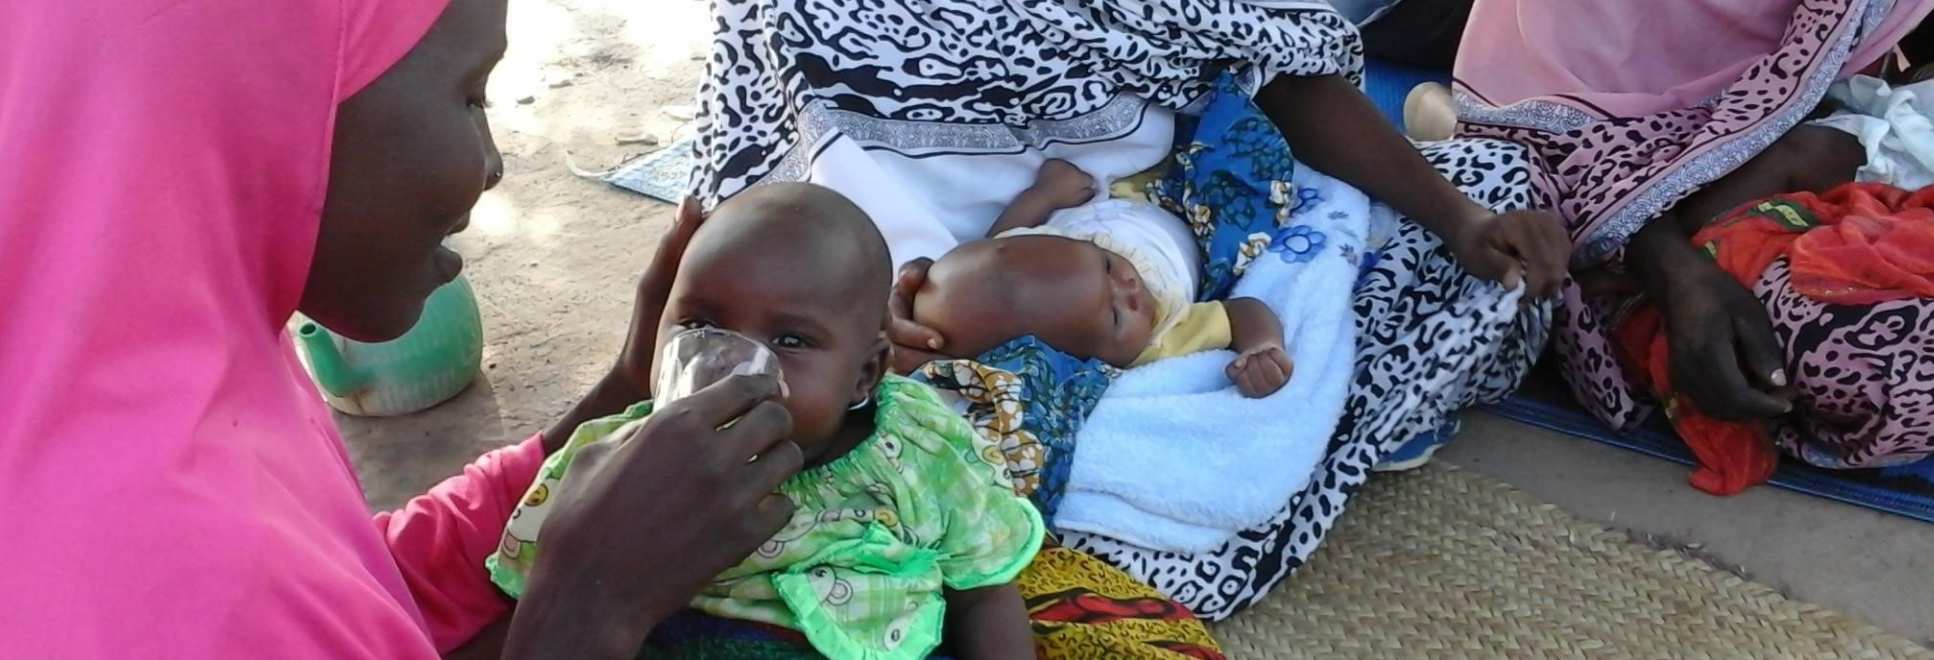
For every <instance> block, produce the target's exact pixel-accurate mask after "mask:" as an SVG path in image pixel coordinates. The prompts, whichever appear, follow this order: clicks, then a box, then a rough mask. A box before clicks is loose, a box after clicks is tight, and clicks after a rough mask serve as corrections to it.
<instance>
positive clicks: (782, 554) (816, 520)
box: [486, 376, 1044, 659]
mask: <svg viewBox="0 0 1934 660" xmlns="http://www.w3.org/2000/svg"><path fill="white" fill-rule="evenodd" d="M874 400H875V401H877V402H878V405H877V406H876V413H875V421H874V425H875V428H874V432H873V435H872V436H871V437H868V438H867V439H866V440H865V441H863V442H861V443H860V445H859V446H857V447H855V448H853V450H852V451H851V452H848V453H847V454H846V455H845V456H841V457H839V458H837V459H835V460H833V461H832V462H830V463H827V464H825V465H821V466H818V467H814V468H810V469H808V470H806V471H804V472H801V473H800V474H799V475H797V476H795V477H793V478H792V479H790V480H788V481H786V482H785V483H784V484H782V485H781V486H780V488H779V490H780V492H781V493H783V494H785V495H786V496H787V497H789V498H791V499H792V501H793V503H794V504H795V505H797V507H798V509H797V510H796V511H795V512H794V513H793V517H792V522H791V523H789V524H787V525H786V527H785V529H783V530H781V531H780V532H779V533H778V534H777V535H775V536H773V537H772V539H770V540H768V541H766V543H765V544H764V545H762V546H760V547H759V549H758V550H757V551H756V552H754V553H753V554H752V556H751V557H748V558H747V559H746V560H745V561H744V562H742V563H740V564H739V565H738V566H735V567H733V568H731V569H729V570H727V571H725V572H724V573H722V574H720V575H719V576H718V578H716V579H714V580H713V582H712V584H711V585H710V586H709V587H707V588H706V589H705V591H704V592H703V593H701V594H700V595H699V597H698V598H697V599H696V600H694V601H693V602H692V607H694V608H696V609H698V610H700V611H703V612H706V613H708V614H713V615H717V616H722V617H728V618H733V619H744V620H750V621H758V622H763V623H770V624H774V625H779V626H785V627H788V628H793V629H796V630H799V631H801V632H803V633H805V635H806V638H807V639H808V640H809V641H811V642H812V644H813V646H814V648H816V649H818V650H819V651H820V652H822V653H825V654H827V655H828V656H831V657H835V658H865V659H875V658H879V659H886V658H923V657H926V656H927V654H928V653H930V652H931V651H932V650H933V649H934V648H935V647H936V646H937V645H939V643H940V635H941V628H942V624H943V622H944V621H945V618H946V617H945V615H944V613H945V608H946V605H945V601H944V600H943V598H942V593H943V589H955V590H962V589H975V588H980V587H989V586H998V585H1002V584H1006V583H1009V582H1012V581H1013V580H1014V578H1015V576H1016V575H1017V574H1019V573H1020V571H1021V569H1023V568H1025V567H1026V566H1027V564H1028V562H1029V561H1030V560H1032V559H1033V557H1034V554H1035V552H1037V551H1038V550H1039V549H1040V547H1041V539H1042V535H1043V533H1044V526H1043V524H1042V521H1041V515H1040V514H1039V513H1038V512H1036V511H1035V509H1034V507H1033V506H1032V505H1030V504H1029V503H1028V502H1027V501H1026V500H1024V499H1022V498H1021V497H1019V496H1018V495H1015V493H1014V490H1013V487H1012V485H1011V483H1010V481H1009V480H1008V478H1007V477H1006V460H1005V459H1004V458H1003V454H1002V453H1001V450H1000V448H999V447H997V446H995V445H994V444H992V443H990V442H987V441H985V440H983V439H981V437H980V436H979V435H978V434H976V433H975V432H974V430H973V428H972V427H971V426H970V425H969V424H968V423H967V421H966V420H965V419H962V418H961V417H960V415H959V414H957V413H955V412H954V411H953V410H952V409H950V408H949V407H947V405H946V404H944V403H942V402H941V400H940V398H939V396H938V395H937V394H936V393H935V392H934V391H933V389H932V388H929V387H927V386H925V385H922V384H919V383H915V382H913V381H910V380H907V379H904V378H900V377H897V376H889V377H888V378H887V379H886V380H885V381H883V382H881V383H880V387H879V390H878V391H877V393H876V394H875V396H874ZM650 414H651V404H650V403H649V402H646V403H640V404H638V405H635V406H632V407H631V409H629V410H626V411H625V412H624V413H623V414H620V415H616V416H613V417H607V418H604V419H598V420H593V421H590V422H586V423H585V424H584V425H583V426H580V427H578V429H577V431H576V432H575V433H573V434H572V435H571V439H570V441H569V442H568V443H566V446H565V448H564V449H563V450H561V451H559V452H558V453H557V454H556V455H553V456H551V457H550V459H548V460H546V461H545V463H544V467H543V468H542V469H541V470H540V471H539V472H538V479H537V482H536V483H534V484H532V485H531V489H530V491H529V492H528V493H527V494H526V495H525V499H524V502H523V504H521V505H519V506H518V507H517V510H516V511H515V512H513V513H512V514H511V519H510V524H509V525H507V526H506V528H505V530H504V538H503V543H502V544H501V545H500V546H499V548H498V551H497V552H496V553H494V554H492V555H491V556H490V558H489V559H488V560H486V566H487V567H488V569H489V570H490V574H491V579H492V580H494V581H495V582H496V584H497V585H498V587H500V588H502V589H503V590H504V591H505V592H506V593H508V594H510V595H511V596H512V597H518V596H521V595H522V593H523V590H524V577H525V576H526V575H528V574H529V569H530V567H531V565H532V563H533V561H534V560H535V558H536V554H537V552H538V547H537V541H538V531H539V527H540V526H541V524H542V522H543V518H544V517H545V515H546V514H547V513H548V509H549V505H550V494H551V493H552V492H553V491H554V490H555V489H556V488H557V485H558V484H559V483H560V482H561V481H562V480H563V479H564V478H565V477H566V473H567V471H568V468H569V466H570V462H571V458H572V457H573V456H574V455H575V454H576V453H577V450H578V448H580V447H583V446H584V445H586V444H589V443H591V442H596V441H598V440H601V439H604V438H607V437H614V436H615V437H622V435H621V434H620V432H621V431H622V430H623V429H624V427H626V426H628V425H630V424H635V423H642V420H644V419H645V418H646V417H647V416H649V415H650Z"/></svg>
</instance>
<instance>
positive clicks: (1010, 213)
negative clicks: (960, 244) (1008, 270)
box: [987, 158, 1095, 238]
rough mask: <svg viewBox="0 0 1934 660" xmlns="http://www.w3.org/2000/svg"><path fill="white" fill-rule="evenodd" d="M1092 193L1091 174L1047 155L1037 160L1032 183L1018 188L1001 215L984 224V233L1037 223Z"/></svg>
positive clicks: (1030, 225)
mask: <svg viewBox="0 0 1934 660" xmlns="http://www.w3.org/2000/svg"><path fill="white" fill-rule="evenodd" d="M1094 196H1095V178H1094V177H1092V176H1088V173H1087V172H1083V171H1081V168H1078V167H1075V166H1074V164H1073V163H1069V162H1068V161H1065V160H1061V159H1058V158H1056V159H1051V160H1049V161H1048V162H1046V163H1042V164H1041V169H1040V171H1039V172H1037V173H1035V175H1034V185H1032V186H1029V187H1028V189H1027V190H1023V191H1021V194H1020V196H1018V197H1015V198H1014V203H1012V204H1009V205H1007V210H1005V211H1002V212H1001V217H1000V219H998V220H995V221H994V226H993V227H990V228H988V230H987V237H988V238H993V237H995V236H999V235H1001V234H1003V233H1006V232H1008V231H1010V230H1014V229H1020V228H1023V227H1039V226H1041V224H1042V223H1044V222H1047V221H1048V216H1050V215H1054V212H1055V211H1059V210H1061V209H1071V208H1074V207H1077V206H1080V205H1082V204H1086V203H1088V200H1090V199H1093V198H1094Z"/></svg>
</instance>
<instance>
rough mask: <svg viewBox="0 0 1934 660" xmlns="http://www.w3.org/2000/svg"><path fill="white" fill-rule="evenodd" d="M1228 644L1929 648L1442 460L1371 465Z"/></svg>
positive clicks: (1257, 647) (1504, 652)
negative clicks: (1307, 552)
mask: <svg viewBox="0 0 1934 660" xmlns="http://www.w3.org/2000/svg"><path fill="white" fill-rule="evenodd" d="M1214 630H1215V634H1216V637H1218V638H1220V639H1221V641H1222V643H1223V645H1224V647H1225V649H1226V650H1227V652H1228V654H1229V657H1231V658H1245V659H1246V658H1337V657H1346V658H1347V657H1360V658H1546V657H1561V658H1562V657H1612V658H1842V657H1848V658H1934V653H1930V652H1929V651H1928V650H1927V649H1924V648H1921V647H1919V646H1916V645H1914V644H1913V643H1911V642H1909V641H1907V640H1905V639H1902V638H1900V637H1896V636H1893V635H1890V634H1887V633H1884V632H1881V631H1880V630H1878V629H1876V628H1874V627H1872V626H1869V625H1866V624H1863V623H1859V622H1856V621H1853V620H1851V619H1848V618H1847V617H1845V616H1842V615H1840V614H1837V613H1834V612H1830V611H1827V610H1824V609H1821V608H1819V607H1816V606H1813V605H1808V604H1806V603H1800V602H1796V601H1793V600H1791V599H1788V598H1786V597H1785V596H1781V595H1780V594H1779V593H1777V592H1775V591H1773V590H1772V589H1771V588H1768V587H1766V586H1763V585H1760V584H1755V583H1752V582H1748V581H1746V580H1742V579H1740V578H1739V577H1736V576H1734V575H1732V574H1730V573H1727V572H1724V571H1721V570H1719V569H1717V568H1714V567H1712V566H1711V565H1709V564H1706V563H1704V562H1701V561H1698V560H1695V559H1692V558H1689V557H1687V556H1685V555H1683V554H1681V553H1680V552H1678V551H1674V550H1657V549H1653V548H1649V547H1646V546H1643V545H1640V544H1638V543H1635V542H1633V541H1632V540H1630V539H1629V538H1628V537H1627V536H1626V535H1625V534H1624V533H1622V532H1618V531H1614V530H1609V529H1605V528H1603V527H1600V526H1598V525H1595V524H1591V523H1588V522H1585V521H1582V520H1579V519H1577V518H1574V517H1572V516H1571V515H1569V514H1567V513H1565V512H1563V511H1560V510H1558V509H1557V508H1555V507H1553V506H1551V505H1549V504H1543V503H1540V502H1538V501H1537V500H1536V499H1533V498H1532V497H1531V496H1529V495H1526V494H1524V493H1521V492H1518V491H1517V490H1515V489H1513V488H1511V487H1510V486H1508V485H1505V484H1503V483H1501V482H1498V481H1495V480H1492V479H1490V478H1487V477H1483V476H1479V475H1477V474H1475V473H1472V472H1468V471H1464V470H1459V469H1457V468H1456V467H1452V466H1445V465H1443V464H1442V461H1439V462H1438V463H1435V464H1432V465H1430V466H1427V467H1425V468H1423V469H1420V470H1417V471H1414V472H1410V473H1405V474H1388V475H1378V477H1377V478H1373V479H1372V480H1371V482H1370V483H1369V484H1368V485H1367V486H1365V487H1364V489H1363V492H1361V493H1359V494H1358V495H1357V496H1356V497H1355V498H1354V500H1353V501H1352V502H1351V506H1350V510H1349V512H1348V513H1346V514H1344V516H1343V519H1342V524H1340V525H1338V526H1337V527H1336V529H1335V531H1334V532H1332V535H1331V536H1330V538H1329V540H1328V541H1326V542H1325V545H1324V546H1323V548H1322V549H1321V550H1318V551H1317V553H1316V555H1315V557H1313V558H1312V559H1311V561H1310V563H1309V564H1308V565H1307V566H1304V567H1303V568H1302V569H1301V570H1300V571H1298V572H1297V573H1296V574H1295V575H1294V576H1293V577H1291V578H1289V579H1288V580H1287V581H1285V582H1284V583H1283V584H1281V585H1279V586H1278V587H1277V588H1276V591H1275V592H1274V593H1273V594H1271V595H1270V596H1269V598H1268V599H1267V600H1265V601H1264V602H1262V603H1260V604H1258V605H1256V606H1255V607H1253V608H1250V609H1249V610H1248V611H1246V612H1243V613H1242V614H1239V615H1237V616H1236V617H1235V618H1234V619H1231V620H1229V621H1227V622H1224V623H1221V624H1217V625H1216V626H1215V627H1214Z"/></svg>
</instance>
